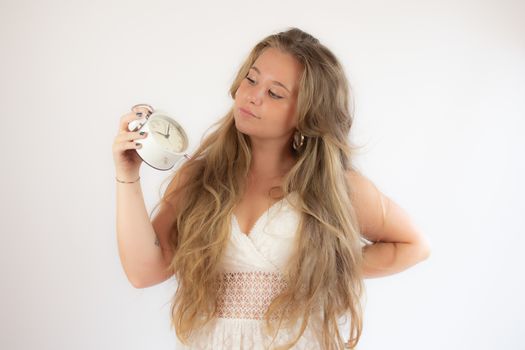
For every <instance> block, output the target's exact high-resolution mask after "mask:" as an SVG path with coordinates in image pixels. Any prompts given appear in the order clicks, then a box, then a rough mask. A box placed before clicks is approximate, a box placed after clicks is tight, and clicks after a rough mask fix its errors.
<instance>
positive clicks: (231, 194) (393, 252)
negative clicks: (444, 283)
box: [113, 28, 430, 349]
mask: <svg viewBox="0 0 525 350" xmlns="http://www.w3.org/2000/svg"><path fill="white" fill-rule="evenodd" d="M349 92H350V91H349V84H348V82H347V79H346V77H345V74H344V71H343V68H342V66H341V64H340V63H339V61H338V60H337V59H336V57H335V56H334V54H333V53H332V52H331V51H330V50H329V49H328V48H326V47H325V46H324V45H323V44H321V43H320V42H319V40H317V39H316V38H314V37H313V36H311V35H309V34H308V33H306V32H304V31H301V30H300V29H297V28H291V29H289V30H287V31H284V32H280V33H278V34H274V35H269V36H268V37H266V38H264V39H263V40H262V41H260V42H259V43H258V44H257V45H256V46H255V47H254V48H253V50H252V51H251V53H250V54H249V56H248V57H247V59H246V61H245V62H244V64H242V66H241V68H240V70H239V72H238V73H237V76H236V78H235V80H234V82H233V84H232V85H231V87H230V95H231V97H232V99H233V104H232V107H231V109H230V110H229V111H228V113H227V114H226V115H225V116H224V117H223V118H222V119H220V120H219V121H218V122H217V123H216V124H214V126H215V128H214V130H213V131H212V132H210V133H209V135H207V136H206V137H205V139H204V140H203V141H202V143H201V144H200V145H199V147H198V149H197V150H196V151H195V152H194V153H193V154H192V159H191V160H188V161H186V162H185V163H184V164H183V165H182V166H181V167H180V168H179V169H178V170H177V171H176V172H174V174H173V176H172V177H170V179H169V180H170V182H169V185H168V187H167V189H166V191H165V194H164V195H163V197H162V199H161V201H160V202H159V203H158V204H157V205H156V206H155V208H157V207H158V208H159V211H158V212H157V214H156V215H155V217H154V218H153V219H152V220H150V216H149V215H148V213H147V210H146V207H145V204H144V199H143V195H142V191H141V187H140V182H139V179H140V177H139V167H140V165H141V159H140V158H139V157H138V155H137V154H136V152H134V151H132V150H133V149H134V148H136V147H137V146H136V144H135V140H138V139H141V138H143V137H148V135H140V134H139V133H138V132H129V131H128V130H127V124H128V123H129V122H131V121H132V120H134V119H136V118H137V115H136V113H140V112H144V111H141V110H135V111H132V112H130V113H128V114H126V115H124V116H123V117H122V118H121V121H120V130H119V133H118V135H117V136H116V138H115V141H114V145H113V156H114V161H115V167H116V177H117V181H118V182H117V237H118V246H119V254H120V259H121V262H122V265H123V268H124V270H125V273H126V275H127V277H128V279H129V281H130V282H131V284H132V285H133V286H135V287H137V288H145V287H149V286H153V285H156V284H158V283H161V282H163V281H165V280H167V279H168V278H170V277H172V276H173V277H175V278H176V280H177V282H178V283H177V290H176V292H175V294H174V297H173V302H172V308H171V311H172V312H171V316H172V318H171V320H172V323H171V325H172V327H173V328H174V329H175V332H176V335H177V338H178V341H179V345H180V347H181V348H188V349H291V348H293V349H343V348H345V347H346V348H355V347H356V345H357V343H358V341H359V339H360V336H361V333H362V319H363V315H362V308H361V297H362V295H363V289H364V285H363V279H364V278H373V277H381V276H385V275H389V274H394V273H397V272H400V271H403V270H405V269H407V268H409V267H410V266H412V265H414V264H417V263H418V262H420V261H422V260H424V259H426V258H427V257H428V256H429V254H430V253H429V252H430V250H429V246H428V244H427V243H426V240H425V239H424V237H423V235H422V233H421V232H419V231H418V230H417V229H416V228H415V227H414V225H413V223H412V222H411V220H410V218H409V217H408V215H407V213H405V212H404V210H403V209H401V207H399V206H398V205H397V204H396V203H395V202H394V201H392V200H391V199H390V198H388V197H387V196H386V195H384V194H383V193H381V192H380V191H379V190H378V189H377V187H376V186H375V185H374V184H373V183H372V182H371V181H370V180H368V179H367V178H366V177H365V176H364V175H362V174H361V173H359V171H357V170H356V169H355V167H354V166H353V164H352V156H353V151H354V150H355V149H356V148H355V147H354V146H353V145H351V144H350V142H349V139H348V137H349V132H350V127H351V125H352V118H353V116H352V114H351V112H350V110H349V102H348V100H349ZM342 317H345V318H346V320H347V321H349V325H350V334H349V335H348V334H342V332H341V331H340V329H339V326H340V324H341V321H340V320H341V319H342Z"/></svg>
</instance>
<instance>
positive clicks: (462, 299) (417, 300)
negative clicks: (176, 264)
mask: <svg viewBox="0 0 525 350" xmlns="http://www.w3.org/2000/svg"><path fill="white" fill-rule="evenodd" d="M524 14H525V6H524V3H523V1H520V0H515V1H512V0H506V1H505V0H492V1H458V0H447V1H443V0H441V1H416V0H413V1H408V0H400V1H328V0H327V1H322V2H318V1H315V2H314V1H287V2H283V1H275V0H267V1H264V2H262V1H257V2H249V1H221V2H211V1H210V2H204V1H191V2H190V1H184V2H177V1H158V0H155V1H147V2H146V1H143V2H139V1H100V0H99V1H94V0H91V1H65V0H64V1H20V0H16V1H15V0H1V1H0V50H1V55H0V102H1V105H0V106H1V109H2V112H3V115H2V129H1V134H2V136H1V137H0V146H1V150H2V171H1V172H0V176H1V177H0V179H1V182H0V186H1V196H0V198H1V205H2V214H1V219H2V220H1V226H0V227H1V235H0V238H1V241H0V266H1V267H0V268H1V271H2V288H1V291H0V293H1V295H0V296H1V298H0V309H1V313H0V315H1V316H0V317H1V319H0V320H1V327H0V348H2V349H6V350H7V349H9V350H18V349H77V350H84V349H153V348H155V349H174V348H175V336H174V333H173V331H171V330H170V329H169V305H170V298H171V296H172V293H173V292H174V291H175V286H176V285H175V282H174V281H173V279H172V280H169V281H167V282H165V283H163V284H161V285H158V286H154V287H151V288H147V289H142V290H138V289H134V288H133V287H132V286H131V285H130V284H129V282H128V281H127V279H126V277H125V275H124V272H123V270H122V267H121V265H120V261H119V257H118V251H117V243H116V232H115V179H114V167H113V159H112V154H111V145H112V142H113V138H114V136H115V135H116V133H117V128H118V121H119V118H120V116H121V115H123V114H124V113H126V112H127V111H128V110H129V108H130V107H131V106H132V105H133V104H135V103H141V102H145V103H150V104H152V105H153V106H155V107H157V108H160V109H164V110H167V111H169V112H170V113H171V114H172V115H173V116H174V117H175V118H176V119H178V120H179V121H180V122H181V123H182V124H183V125H184V126H185V127H186V128H187V130H188V132H189V134H190V138H191V146H190V147H191V148H193V147H195V145H196V144H197V143H198V142H199V141H200V138H201V136H202V135H203V132H204V131H205V130H206V129H207V128H208V127H209V126H210V125H211V124H212V123H213V122H214V121H216V120H217V119H218V118H219V117H220V116H222V115H223V114H224V113H225V112H226V111H227V109H228V108H229V106H230V104H231V103H232V100H231V99H230V97H229V96H228V92H227V91H228V88H229V85H230V84H231V82H232V80H233V77H234V74H235V72H236V71H237V69H238V68H239V65H240V63H241V62H242V61H243V60H244V58H245V57H246V55H247V54H248V52H249V50H250V49H251V48H252V47H253V45H255V43H256V42H257V41H259V40H260V39H262V38H263V37H264V36H266V35H268V34H271V33H275V32H277V31H280V30H285V29H287V28H288V27H290V26H297V27H299V28H301V29H303V30H305V31H307V32H309V33H311V34H313V35H314V36H316V37H317V38H319V39H320V40H321V41H322V42H323V43H324V44H325V45H327V46H328V47H329V48H330V49H331V50H332V51H333V52H334V53H335V54H336V55H337V56H338V58H339V59H340V61H341V63H342V64H343V66H344V67H345V70H346V73H347V75H348V79H349V81H350V84H351V85H352V88H353V93H354V96H355V107H356V109H355V112H356V114H355V124H354V128H353V130H352V137H353V138H354V140H355V141H356V142H357V143H359V144H365V145H366V147H365V150H364V151H363V152H362V153H361V154H360V155H359V156H358V157H357V158H356V161H357V163H358V166H359V168H360V169H361V170H362V171H363V172H364V173H365V174H366V175H367V176H368V177H369V178H370V179H372V180H373V181H374V182H375V183H376V185H377V186H378V187H379V188H380V189H381V190H382V191H383V192H384V193H386V194H387V195H389V196H391V197H392V198H393V199H394V200H396V201H397V203H398V204H400V205H401V206H402V207H404V208H405V209H406V210H407V211H408V212H409V214H410V215H411V216H412V217H413V219H414V220H415V221H416V222H417V223H418V224H419V225H420V227H421V228H422V230H423V231H424V233H425V234H426V236H427V237H428V239H429V242H430V243H431V246H432V255H431V257H430V258H429V259H428V260H427V261H425V262H423V263H421V264H419V265H416V266H415V267H413V268H412V269H409V270H406V271H404V272H403V273H400V274H396V275H392V276H388V277H385V278H380V279H372V280H367V282H366V285H367V302H366V306H365V325H364V333H363V336H362V340H361V343H360V344H361V345H360V349H361V350H369V349H404V350H409V349H414V350H415V349H427V350H432V349H445V348H446V349H478V350H483V349H487V350H488V349H524V348H525V340H523V338H522V337H521V336H520V337H519V336H518V331H519V330H521V331H523V325H524V324H525V316H524V311H525V310H524V309H525V308H524V306H525V302H524V299H523V295H525V286H524V283H525V274H524V273H523V271H522V269H523V267H524V266H525V258H524V254H523V245H524V243H525V239H524V233H525V230H524V227H525V219H524V215H523V211H524V209H525V208H524V205H523V196H524V195H525V190H524V185H523V179H524V178H525V167H524V157H523V152H524V151H525V141H524V138H523V136H522V133H523V132H524V131H525V128H524V126H525V123H524V117H525V25H524V24H523V23H524V21H523V15H524ZM141 176H142V180H141V181H142V189H143V191H144V195H145V198H146V202H147V203H146V204H147V207H148V208H149V209H151V208H152V206H153V205H154V203H156V201H157V200H158V199H159V187H160V185H161V182H162V180H163V179H165V178H166V177H167V176H168V174H167V173H165V172H159V171H156V170H154V169H152V168H149V167H148V166H147V165H145V164H143V165H142V168H141Z"/></svg>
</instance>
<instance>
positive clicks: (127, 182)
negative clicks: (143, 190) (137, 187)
mask: <svg viewBox="0 0 525 350" xmlns="http://www.w3.org/2000/svg"><path fill="white" fill-rule="evenodd" d="M115 180H117V182H120V183H121V184H132V183H135V182H137V181H139V180H140V176H139V178H138V179H136V180H135V181H120V180H119V179H117V177H115Z"/></svg>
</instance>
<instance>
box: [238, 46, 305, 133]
mask: <svg viewBox="0 0 525 350" xmlns="http://www.w3.org/2000/svg"><path fill="white" fill-rule="evenodd" d="M301 74H302V65H301V63H300V62H299V61H297V60H296V59H295V58H294V57H293V56H291V55H290V54H286V53H283V52H281V51H280V50H278V49H275V48H267V49H265V50H264V51H263V52H262V53H261V55H259V57H258V58H257V60H256V61H255V62H254V64H253V65H252V67H251V68H250V70H249V71H248V74H247V76H246V77H245V78H244V79H243V81H242V82H241V84H240V86H239V88H238V89H237V92H236V93H235V103H234V110H233V113H234V118H235V126H236V127H237V129H238V130H239V131H240V132H242V133H244V134H246V135H250V136H254V137H257V138H284V137H286V138H289V137H290V136H291V134H292V133H293V130H294V129H295V127H296V126H297V117H296V115H295V112H296V105H297V95H298V87H299V86H298V85H299V79H300V77H301ZM241 108H242V109H245V110H247V111H249V112H251V113H253V114H254V116H252V115H249V114H246V113H243V112H241Z"/></svg>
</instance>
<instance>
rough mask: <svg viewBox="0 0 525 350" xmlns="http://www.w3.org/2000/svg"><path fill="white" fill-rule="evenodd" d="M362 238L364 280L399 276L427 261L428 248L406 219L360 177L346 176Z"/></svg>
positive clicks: (354, 175)
mask: <svg viewBox="0 0 525 350" xmlns="http://www.w3.org/2000/svg"><path fill="white" fill-rule="evenodd" d="M348 180H349V183H350V186H351V188H352V191H353V198H352V199H353V204H354V207H355V209H356V214H357V217H358V222H359V225H360V228H361V233H362V235H363V236H364V237H365V238H366V239H368V240H370V241H372V242H375V243H374V244H371V245H367V246H365V247H363V249H364V251H363V252H364V258H365V261H364V272H365V276H364V277H365V278H374V277H382V276H386V275H391V274H394V273H398V272H401V271H403V270H406V269H407V268H409V267H411V266H413V265H415V264H417V263H418V262H420V261H422V260H425V259H427V258H428V257H429V256H430V246H429V244H428V242H427V241H426V239H425V237H424V235H423V233H422V232H421V231H420V230H419V229H418V228H417V227H416V226H415V225H414V222H413V221H412V220H411V219H410V217H409V215H408V214H407V213H406V212H405V211H404V210H403V209H402V208H401V207H400V206H399V205H398V204H396V203H395V202H394V201H393V200H391V199H390V198H388V197H387V196H385V195H384V194H383V193H381V192H380V191H379V190H378V189H377V187H376V186H375V185H374V184H373V183H372V182H371V181H370V180H369V179H367V178H366V177H365V176H364V175H362V174H359V173H357V172H354V171H350V172H348Z"/></svg>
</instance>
